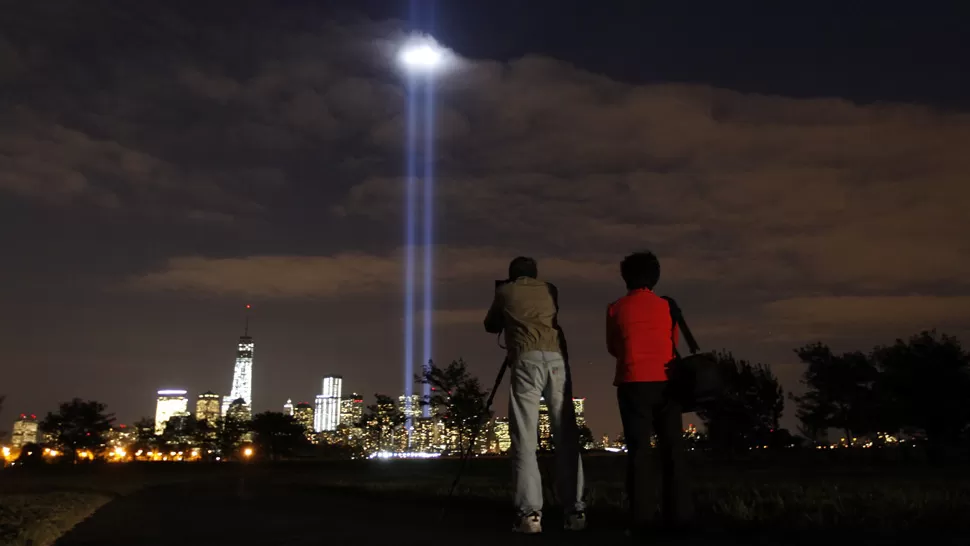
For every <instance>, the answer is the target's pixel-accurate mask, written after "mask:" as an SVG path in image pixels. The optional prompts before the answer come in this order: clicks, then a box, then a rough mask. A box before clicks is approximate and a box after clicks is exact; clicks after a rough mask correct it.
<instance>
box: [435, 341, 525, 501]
mask: <svg viewBox="0 0 970 546" xmlns="http://www.w3.org/2000/svg"><path fill="white" fill-rule="evenodd" d="M508 367H509V358H508V357H505V360H503V361H502V367H501V368H499V370H498V375H497V376H496V377H495V385H494V386H493V387H492V391H491V392H490V393H488V400H486V401H485V408H484V409H483V410H482V413H480V414H479V415H478V417H476V420H477V421H478V422H479V423H481V421H482V419H483V418H484V417H486V416H488V415H489V413H490V412H491V409H492V402H493V401H495V393H496V392H498V388H499V385H501V384H502V378H503V377H505V369H506V368H508ZM482 428H483V426H482V425H479V426H477V427H475V429H474V430H473V431H472V436H471V441H470V442H469V443H468V449H465V450H463V451H462V453H461V458H460V459H459V463H458V465H459V466H458V473H457V474H456V475H455V480H454V481H453V482H451V489H449V490H448V498H447V500H446V502H445V505H444V507H442V509H441V519H444V517H445V511H446V510H447V509H448V504H449V502H447V501H450V500H451V497H452V495H454V493H455V488H457V487H458V482H459V481H461V475H462V474H463V473H464V471H465V465H466V464H467V463H468V459H469V458H470V457H471V455H472V450H474V449H475V442H476V441H477V440H478V434H479V431H481V430H482Z"/></svg>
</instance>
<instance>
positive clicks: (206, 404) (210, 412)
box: [195, 391, 222, 426]
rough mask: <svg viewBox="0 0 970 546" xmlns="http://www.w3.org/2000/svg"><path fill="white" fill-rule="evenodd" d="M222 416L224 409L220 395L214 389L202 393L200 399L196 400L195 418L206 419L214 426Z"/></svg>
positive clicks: (198, 419)
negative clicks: (220, 401) (220, 402)
mask: <svg viewBox="0 0 970 546" xmlns="http://www.w3.org/2000/svg"><path fill="white" fill-rule="evenodd" d="M221 416H222V409H221V406H220V404H219V395H218V394H216V393H214V392H212V391H206V392H204V393H202V394H200V395H199V399H198V400H196V401H195V419H196V420H197V421H206V422H207V423H209V424H210V425H213V426H214V425H215V424H216V421H217V420H218V419H219V417H221Z"/></svg>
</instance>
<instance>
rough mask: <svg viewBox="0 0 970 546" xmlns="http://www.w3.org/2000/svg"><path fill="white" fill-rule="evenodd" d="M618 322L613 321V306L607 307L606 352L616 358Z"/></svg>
mask: <svg viewBox="0 0 970 546" xmlns="http://www.w3.org/2000/svg"><path fill="white" fill-rule="evenodd" d="M616 333H617V332H616V322H615V321H614V320H613V305H608V306H606V350H607V351H609V352H610V355H612V356H613V357H614V358H616V357H617V356H618V355H617V352H618V351H617V350H616V347H615V346H614V342H615V340H616Z"/></svg>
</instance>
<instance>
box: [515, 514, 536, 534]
mask: <svg viewBox="0 0 970 546" xmlns="http://www.w3.org/2000/svg"><path fill="white" fill-rule="evenodd" d="M512 532H513V533H525V534H528V535H534V534H536V533H541V532H542V514H540V513H539V512H532V513H531V514H528V515H524V516H519V517H518V518H517V519H516V520H515V525H513V526H512Z"/></svg>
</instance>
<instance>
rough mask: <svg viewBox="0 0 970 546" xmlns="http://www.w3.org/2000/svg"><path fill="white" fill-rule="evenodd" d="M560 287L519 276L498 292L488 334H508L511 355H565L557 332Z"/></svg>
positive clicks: (490, 316)
mask: <svg viewBox="0 0 970 546" xmlns="http://www.w3.org/2000/svg"><path fill="white" fill-rule="evenodd" d="M556 299H557V296H556V288H555V287H554V286H553V285H551V284H549V283H546V282H543V281H540V280H536V279H533V278H531V277H519V278H518V279H515V280H514V281H511V282H507V283H505V284H502V285H500V286H499V287H498V288H496V289H495V299H494V300H492V306H491V308H489V310H488V315H486V316H485V331H487V332H489V333H492V334H497V333H499V332H501V331H503V330H504V331H505V346H506V347H507V349H508V353H509V356H512V357H516V356H518V355H521V354H522V353H526V352H528V351H550V352H561V348H560V335H559V331H558V329H557V327H558V322H557V315H558V309H557V301H556Z"/></svg>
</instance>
